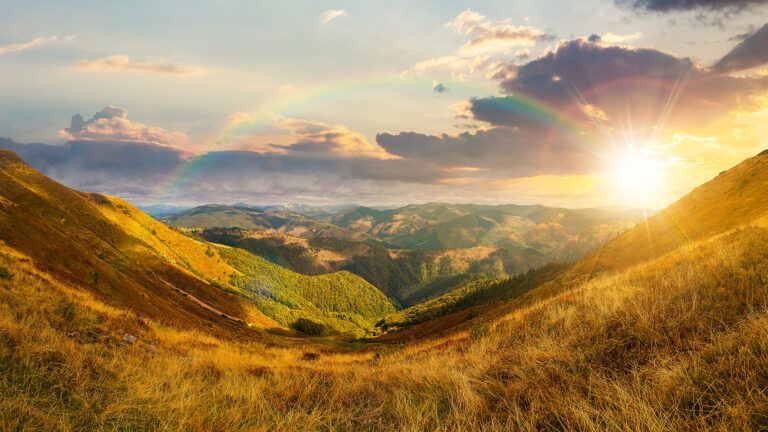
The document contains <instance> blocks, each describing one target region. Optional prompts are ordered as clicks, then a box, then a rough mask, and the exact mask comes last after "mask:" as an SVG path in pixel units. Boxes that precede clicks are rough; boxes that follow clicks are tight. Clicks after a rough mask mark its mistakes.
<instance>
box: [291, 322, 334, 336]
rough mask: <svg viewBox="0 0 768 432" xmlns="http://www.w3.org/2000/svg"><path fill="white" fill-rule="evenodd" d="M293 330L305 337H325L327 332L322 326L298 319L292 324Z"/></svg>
mask: <svg viewBox="0 0 768 432" xmlns="http://www.w3.org/2000/svg"><path fill="white" fill-rule="evenodd" d="M293 328H294V329H296V330H298V331H300V332H302V333H304V334H305V335H307V336H325V335H327V334H328V330H327V329H326V328H325V326H324V325H322V324H320V323H316V322H314V321H312V320H308V319H306V318H299V319H297V320H296V321H295V322H294V323H293Z"/></svg>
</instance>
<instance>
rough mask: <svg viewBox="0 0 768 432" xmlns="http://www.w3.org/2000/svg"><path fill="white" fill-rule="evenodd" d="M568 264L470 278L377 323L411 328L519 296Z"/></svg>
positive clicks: (386, 329)
mask: <svg viewBox="0 0 768 432" xmlns="http://www.w3.org/2000/svg"><path fill="white" fill-rule="evenodd" d="M567 268H568V265H566V264H547V265H545V266H543V267H540V268H538V269H533V270H529V271H527V272H525V273H521V274H519V275H516V276H513V277H504V278H483V279H478V280H470V281H468V282H464V283H462V284H460V285H459V286H458V287H457V288H455V289H453V290H451V291H449V292H448V293H446V294H443V295H441V296H439V297H435V298H431V299H429V300H426V301H424V302H422V303H419V304H416V305H414V306H411V307H409V308H406V309H403V310H400V311H397V312H395V313H393V314H391V315H387V316H386V317H384V318H383V319H382V320H381V321H379V322H377V323H376V326H377V327H379V328H381V329H382V330H385V331H392V330H398V329H403V328H408V327H411V326H414V325H416V324H421V323H423V322H426V321H430V320H434V319H436V318H440V317H443V316H446V315H448V314H451V313H454V312H458V311H461V310H466V309H470V308H474V307H479V306H484V305H488V304H489V303H493V302H499V301H505V300H509V299H512V298H515V297H519V296H521V295H523V294H525V293H527V292H528V291H530V290H532V289H534V288H536V287H538V286H540V285H542V284H543V283H545V282H548V281H551V280H553V279H555V278H556V277H557V276H559V275H560V274H562V273H563V272H564V271H565V270H566V269H567Z"/></svg>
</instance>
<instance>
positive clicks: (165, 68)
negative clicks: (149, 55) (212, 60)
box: [78, 55, 203, 75]
mask: <svg viewBox="0 0 768 432" xmlns="http://www.w3.org/2000/svg"><path fill="white" fill-rule="evenodd" d="M78 67H80V68H81V69H86V70H92V71H111V70H127V71H141V72H154V73H163V74H170V75H191V74H198V73H202V72H203V70H202V69H198V68H194V67H190V66H183V65H175V64H169V63H162V62H141V63H139V62H134V61H131V59H130V57H128V56H127V55H113V56H107V57H102V58H98V59H95V60H83V61H81V62H80V63H78Z"/></svg>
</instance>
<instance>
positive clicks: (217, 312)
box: [0, 151, 394, 337]
mask: <svg viewBox="0 0 768 432" xmlns="http://www.w3.org/2000/svg"><path fill="white" fill-rule="evenodd" d="M0 240H2V242H3V243H4V244H5V245H6V246H7V247H10V248H12V249H13V250H15V251H17V252H18V253H22V254H24V255H25V256H28V257H29V259H31V260H32V261H33V262H35V263H36V265H37V266H38V267H39V268H40V269H41V270H43V271H45V272H48V273H50V274H53V275H55V276H56V277H57V278H58V279H59V280H64V281H68V282H70V283H72V284H74V285H76V286H81V287H85V288H87V289H89V290H90V291H91V292H94V293H96V294H98V295H99V296H100V297H101V298H103V299H105V300H109V301H114V302H116V303H117V304H120V305H123V306H126V307H129V308H131V309H132V310H135V311H136V312H137V313H140V314H142V315H144V316H148V317H150V318H152V319H157V320H163V321H168V322H173V323H175V324H177V325H180V326H184V327H191V328H199V329H206V330H209V329H214V330H215V331H216V332H217V333H220V334H223V335H226V334H231V335H232V336H241V337H245V336H248V335H251V334H252V333H253V331H252V330H251V327H252V326H255V327H257V328H270V327H279V326H282V327H294V328H296V329H297V330H300V331H301V330H302V328H298V327H297V326H296V323H299V324H302V325H303V324H306V323H307V322H313V323H315V324H317V326H316V327H317V328H321V329H322V330H321V331H320V332H322V333H345V334H352V335H358V336H359V335H363V334H365V333H366V331H368V330H370V329H372V328H373V324H374V323H375V322H376V320H378V319H379V318H381V317H382V316H383V315H385V314H386V313H389V312H391V311H393V310H394V307H393V306H392V304H391V303H390V302H389V301H388V300H387V299H386V297H385V296H384V295H382V294H381V292H380V291H379V290H378V289H376V288H375V287H373V286H372V285H370V284H369V283H367V282H366V281H365V280H363V279H361V278H359V277H357V276H355V275H353V274H351V273H346V272H340V273H332V274H328V275H323V276H318V277H309V276H305V275H301V274H298V273H295V272H292V271H290V270H287V269H285V268H283V267H280V266H277V265H274V264H271V263H269V262H268V261H266V260H264V259H262V258H260V257H257V256H255V255H252V254H250V253H247V252H245V251H242V250H236V249H231V248H227V247H221V246H217V245H212V244H209V243H206V242H201V241H198V240H195V239H193V238H190V237H187V236H185V235H183V234H181V233H179V232H177V231H175V230H172V229H170V228H168V227H167V226H166V225H164V224H162V223H160V222H157V221H156V220H154V219H152V218H151V217H149V216H147V215H146V214H144V213H142V212H141V211H139V210H138V209H136V208H134V207H132V206H131V205H130V204H128V203H126V202H124V201H122V200H120V199H119V198H114V197H107V196H103V195H98V194H88V193H81V192H77V191H74V190H71V189H69V188H66V187H64V186H62V185H60V184H58V183H56V182H54V181H53V180H50V179H48V178H47V177H45V176H43V175H41V174H40V173H38V172H36V171H35V170H33V169H32V168H30V167H29V166H28V165H26V164H25V163H24V162H22V161H21V159H19V158H18V157H17V156H16V155H15V154H13V153H11V152H9V151H2V152H0ZM248 324H250V325H248ZM304 327H306V326H304Z"/></svg>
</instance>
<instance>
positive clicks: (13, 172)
mask: <svg viewBox="0 0 768 432" xmlns="http://www.w3.org/2000/svg"><path fill="white" fill-rule="evenodd" d="M765 170H766V158H765V157H762V156H761V157H756V158H753V159H750V160H748V161H746V162H745V163H744V164H742V165H740V166H738V167H736V168H734V169H733V170H732V171H730V172H727V173H724V174H722V175H721V176H720V177H718V179H715V180H713V182H711V183H708V184H707V185H704V186H702V187H701V188H699V189H698V190H696V191H694V192H693V194H692V195H691V196H690V197H687V198H684V199H683V200H681V201H680V202H679V203H678V204H676V205H675V206H673V207H672V208H671V209H670V210H668V212H672V211H676V212H680V211H682V209H683V206H684V205H685V204H686V203H694V204H698V203H702V201H701V200H703V199H704V198H702V197H706V196H712V195H711V194H712V193H713V192H711V191H710V188H712V190H715V191H719V192H720V193H722V191H720V189H719V188H720V187H721V185H720V182H721V181H722V179H727V180H728V181H729V184H730V183H734V182H735V183H737V184H741V183H742V182H741V180H740V178H741V179H745V178H746V179H753V178H756V179H757V178H760V176H761V175H762V174H761V172H763V171H765ZM0 173H2V179H3V186H4V188H3V189H2V190H3V195H2V196H3V201H2V218H0V220H2V221H3V223H4V224H5V225H4V229H3V231H2V232H3V244H2V245H1V246H0V372H1V373H0V387H1V390H2V391H1V392H0V394H1V395H2V396H0V412H1V413H3V414H2V416H0V428H2V429H4V430H14V429H22V430H24V429H28V430H40V429H59V430H61V429H63V430H82V429H107V430H116V429H121V430H133V429H173V430H189V429H195V430H200V429H203V430H254V429H255V430H260V429H263V430H306V429H321V430H322V429H347V430H387V429H395V430H397V429H400V430H425V429H427V430H430V429H459V430H510V429H518V430H540V429H582V430H605V429H612V430H616V429H622V430H701V429H727V430H733V428H734V427H735V428H736V429H738V430H762V429H764V428H765V427H768V411H766V406H768V394H766V392H765V388H766V386H768V381H767V380H766V377H765V376H764V375H765V374H764V373H762V371H763V370H765V369H766V368H768V337H766V335H768V309H766V307H768V291H766V289H765V286H766V283H767V281H768V273H766V269H767V268H768V256H767V255H766V254H765V250H766V249H768V230H766V229H765V228H762V227H760V226H754V225H744V226H741V227H739V226H737V224H736V223H729V224H727V225H723V226H722V227H720V228H718V227H717V226H715V225H714V224H712V225H710V226H709V227H708V228H707V229H706V230H705V231H701V232H702V234H701V235H700V236H699V237H701V238H700V239H699V240H693V239H692V240H691V243H690V244H687V245H684V246H682V247H680V248H678V249H674V250H671V251H670V252H668V253H666V254H660V255H659V257H657V258H653V259H651V260H650V261H647V262H644V263H642V262H641V263H640V264H636V265H635V264H626V265H625V268H624V269H623V270H619V271H606V272H604V273H602V274H601V275H599V276H597V277H594V278H591V279H586V280H583V281H582V282H574V281H573V279H572V275H573V272H575V271H577V270H578V269H579V268H580V266H584V265H586V263H589V260H591V259H593V258H587V259H586V260H585V261H583V262H582V263H579V264H577V266H576V267H572V268H571V269H569V270H567V271H568V272H570V276H567V277H565V279H563V278H562V277H560V276H559V275H561V274H562V271H563V269H564V268H563V267H561V268H558V267H556V266H554V267H551V268H549V269H542V270H540V271H533V272H529V273H528V274H526V275H524V276H520V277H517V278H513V279H510V280H499V281H489V280H481V281H475V282H471V281H470V282H466V283H465V284H464V285H463V286H462V287H461V288H459V289H457V290H456V291H454V292H452V293H450V294H448V295H445V296H443V297H437V298H435V299H433V300H429V301H427V302H425V303H423V304H420V305H417V306H414V307H413V308H411V309H409V310H406V311H402V312H399V313H398V314H394V315H389V316H388V318H386V319H384V320H383V321H381V322H380V323H379V327H386V329H385V330H387V331H390V333H388V334H387V335H386V336H385V337H382V338H381V342H395V341H397V342H399V344H395V345H391V344H389V343H387V344H384V345H381V344H376V343H373V344H372V343H366V342H355V343H352V342H345V341H344V340H342V339H338V338H320V339H318V338H315V339H301V338H297V337H287V336H278V335H271V334H269V333H266V332H264V331H258V328H249V326H248V325H247V324H246V321H247V320H253V321H255V319H254V318H253V317H254V316H258V317H260V320H261V321H260V323H261V324H260V325H261V326H262V327H267V326H268V325H269V322H270V321H269V320H268V319H267V318H266V317H265V316H264V315H261V314H259V313H258V312H257V310H261V311H263V312H264V313H265V314H266V315H267V316H271V317H272V318H273V319H274V320H276V321H277V322H278V323H281V324H283V325H286V326H287V325H290V324H291V322H290V321H291V319H296V318H299V319H298V320H296V321H294V322H293V325H294V326H295V327H296V328H297V330H300V331H302V332H304V333H307V334H317V335H322V334H328V333H326V330H327V329H329V328H333V326H334V325H336V326H337V327H336V330H337V331H340V332H342V333H343V332H345V331H346V332H350V333H352V334H355V332H356V331H355V329H363V328H365V327H366V326H367V325H372V324H373V322H372V320H373V319H374V317H383V316H384V315H387V314H389V313H391V312H392V309H391V308H392V306H391V305H388V306H387V304H386V303H385V302H382V301H379V300H377V299H384V297H383V294H381V293H380V292H379V291H377V290H375V289H373V288H372V287H370V289H368V288H365V285H359V284H357V282H355V280H359V279H356V277H355V276H353V275H351V274H346V275H345V274H343V273H342V274H338V275H337V276H336V278H335V279H333V280H330V279H325V278H326V277H325V276H320V277H315V278H312V277H308V276H301V275H297V274H295V273H291V272H290V271H288V270H286V269H283V268H282V267H279V266H275V265H272V264H269V263H268V262H267V261H265V260H263V259H261V258H259V257H256V256H254V255H252V254H250V253H248V252H246V251H243V250H239V249H234V248H227V247H220V246H216V245H211V244H205V243H201V242H198V241H196V240H193V239H190V238H188V237H186V236H184V235H183V234H180V233H178V232H175V231H173V230H171V229H169V228H166V227H164V226H163V225H161V224H159V223H157V222H155V221H153V220H152V219H151V218H149V217H148V216H146V215H143V214H142V213H140V212H138V211H137V210H135V209H133V208H131V207H130V206H128V205H127V204H125V203H124V202H122V201H120V200H118V199H114V198H106V197H102V196H95V195H81V194H78V193H75V192H73V191H71V190H69V189H66V188H63V187H61V186H58V185H57V184H56V183H54V182H51V181H50V180H47V179H46V178H44V177H42V176H40V175H39V174H37V173H35V172H34V171H32V170H30V169H29V168H28V167H27V166H26V165H24V164H23V163H21V162H20V161H19V160H18V159H16V158H15V156H13V155H12V154H10V153H3V164H2V170H0ZM742 190H744V192H743V193H740V194H736V195H732V196H731V195H727V194H726V196H728V197H729V199H728V200H718V201H714V202H712V203H711V205H710V207H709V208H710V209H711V210H710V211H711V212H712V213H713V214H720V213H718V211H717V209H718V208H720V207H721V206H722V207H723V208H726V209H727V211H730V212H733V213H734V214H737V215H738V214H742V213H744V214H746V215H748V217H747V216H746V215H745V216H744V218H743V219H742V221H743V222H758V225H759V222H760V220H761V219H762V217H763V216H764V214H763V213H761V211H760V210H759V208H758V209H757V210H755V206H756V203H757V202H758V201H757V200H758V197H760V196H761V194H763V192H764V191H763V190H762V189H760V188H755V189H746V186H745V189H742ZM760 202H761V201H760ZM50 203H56V205H52V204H50ZM742 209H743V210H742ZM720 211H721V212H723V211H725V210H722V209H721V210H720ZM19 212H25V214H26V215H28V218H27V219H24V220H25V221H39V222H37V223H38V224H39V225H35V226H34V227H35V229H33V228H32V227H29V228H28V227H27V226H26V224H27V223H30V222H25V223H22V220H17V219H14V218H15V217H16V216H15V215H17V214H19ZM62 220H63V221H62ZM651 223H652V222H651ZM55 224H67V226H68V227H70V229H69V230H67V231H64V230H60V229H55V228H54V227H55V226H56V225H55ZM96 224H99V225H96ZM93 226H99V229H100V231H99V232H105V233H114V234H112V235H113V237H109V238H108V239H109V240H111V241H112V243H107V244H108V245H109V247H107V246H101V248H103V249H96V248H95V246H98V245H100V244H102V243H98V240H99V239H101V238H102V237H100V236H96V235H95V234H94V233H93V231H91V230H90V229H89V228H88V227H93ZM642 229H643V227H642V226H641V227H638V228H636V229H635V230H634V231H630V232H629V233H627V234H626V235H624V236H622V237H620V238H618V239H616V240H614V241H613V242H611V243H609V244H608V245H607V246H606V247H605V248H604V249H603V250H602V251H601V253H602V254H604V253H606V251H610V250H614V251H617V250H618V251H622V253H623V255H622V256H631V253H632V252H633V250H629V251H628V250H624V249H622V247H621V245H622V244H623V243H624V242H625V241H626V240H625V238H631V237H632V236H633V235H636V234H634V232H636V231H641V230H642ZM9 230H13V231H9ZM36 230H46V231H44V232H45V233H46V235H47V236H49V238H58V239H59V240H58V241H59V242H61V243H60V244H61V245H65V247H68V248H70V249H71V250H67V251H65V250H61V249H53V248H54V247H55V246H56V244H50V245H48V246H46V244H47V243H46V244H43V245H40V246H37V247H33V246H34V245H35V243H29V242H28V237H29V236H34V235H35V233H36V232H37V231H36ZM641 232H642V231H641ZM150 234H151V235H150ZM707 234H709V235H707ZM658 235H661V234H658ZM38 236H39V234H38ZM54 236H56V237H54ZM33 238H40V237H33ZM83 241H89V242H91V243H88V244H92V245H93V246H91V247H90V248H86V247H80V245H81V243H80V242H83ZM105 243H106V242H105ZM66 245H69V246H66ZM113 245H115V246H113ZM632 247H634V245H633V246H632ZM670 249H672V246H670ZM54 251H57V254H54ZM634 252H636V253H637V259H638V261H642V260H643V258H644V257H645V256H646V252H645V251H644V250H643V249H637V250H634ZM76 254H79V255H76ZM110 254H111V255H110ZM100 255H103V256H100ZM72 256H79V257H80V258H79V259H80V260H81V261H78V262H77V263H75V262H73V261H71V260H70V258H71V257H72ZM88 256H94V258H93V259H92V260H91V261H86V258H85V257H88ZM597 256H600V254H597ZM58 257H60V259H55V258H58ZM109 257H115V258H111V259H112V260H113V261H109V259H108V258H109ZM118 258H119V259H118ZM99 260H100V261H99ZM105 260H106V261H107V262H112V263H114V264H111V265H109V266H107V265H105V264H100V263H101V262H102V261H105ZM115 260H117V261H115ZM119 263H125V264H119ZM139 266H141V267H139ZM164 266H166V267H164ZM137 268H146V269H147V270H146V271H147V272H148V273H149V274H150V275H153V276H155V277H156V278H157V280H159V281H166V280H168V279H166V277H168V278H169V277H170V276H168V275H169V274H171V275H173V274H178V276H176V277H177V278H187V279H185V280H189V281H199V282H195V283H198V284H200V286H201V287H205V288H198V289H199V290H200V292H201V293H202V294H200V297H199V298H198V297H195V298H198V300H196V301H191V300H190V299H189V298H187V297H192V296H191V295H189V294H187V295H184V294H183V293H182V294H181V295H180V297H182V298H185V299H186V303H185V299H182V298H180V299H178V300H175V301H176V303H175V304H176V305H177V306H176V307H177V308H178V310H179V312H178V314H177V315H171V316H166V317H163V318H161V317H159V316H157V315H152V309H148V310H143V309H141V307H142V304H143V303H141V300H138V301H133V302H131V301H127V300H124V298H127V299H130V298H131V297H130V296H129V294H131V293H132V292H133V291H132V290H137V291H136V294H135V295H138V296H140V297H142V298H144V296H143V295H142V294H141V292H142V291H138V290H139V289H141V287H143V286H144V285H138V284H137V285H131V283H130V282H127V283H125V284H124V285H120V287H122V289H123V290H125V291H124V292H121V293H119V294H120V295H119V296H118V295H117V293H116V294H114V295H113V296H110V295H109V293H110V292H111V290H110V289H100V287H101V286H102V283H103V284H105V285H106V283H107V282H109V283H111V284H116V283H117V282H113V281H126V280H127V281H130V280H132V279H129V277H134V278H137V277H139V276H134V275H136V274H138V275H142V274H143V273H136V272H137V271H138V270H137ZM163 269H164V270H163ZM160 270H163V271H164V272H165V273H162V275H164V276H161V275H160V274H158V272H159V271H160ZM95 271H99V272H103V274H104V275H105V276H104V277H103V279H102V278H101V277H100V279H99V280H98V281H95V280H94V278H90V279H89V278H87V277H82V276H81V275H80V273H85V274H86V275H91V274H93V273H94V272H95ZM172 272H177V273H172ZM99 274H102V273H99ZM225 276H229V279H228V282H226V283H224V282H218V281H220V280H221V279H223V278H224V277H225ZM569 277H570V279H569ZM143 280H144V281H145V282H143V283H144V284H146V283H147V282H149V281H152V280H153V279H143ZM172 280H173V281H176V280H180V279H172ZM564 280H566V281H567V284H566V285H559V284H561V283H563V282H562V281H564ZM102 281H103V282H102ZM170 283H171V282H169V284H170ZM187 283H189V282H187ZM218 283H221V285H218ZM542 284H543V285H542ZM537 285H541V286H540V287H539V288H536V286H537ZM111 286H112V285H106V287H111ZM184 286H185V287H187V286H188V285H184ZM289 286H294V287H295V288H293V289H290V290H286V287H289ZM116 287H117V285H116ZM269 287H272V288H271V289H269ZM169 288H170V287H169ZM265 288H267V289H265ZM114 289H115V288H112V290H114ZM205 290H210V291H205ZM213 290H215V291H213ZM260 290H262V291H263V292H262V291H260ZM163 292H164V293H166V294H165V296H168V295H172V294H173V293H174V290H170V289H169V290H168V291H163ZM176 292H177V293H178V291H176ZM228 292H231V294H230V293H228ZM371 292H375V293H377V295H378V296H379V297H377V295H372V294H370V293H371ZM206 293H209V294H207V295H208V296H211V297H212V298H214V299H217V298H218V297H216V296H221V297H222V298H224V299H227V298H234V299H237V300H236V302H235V303H233V304H236V305H238V307H240V308H242V309H240V310H251V312H250V315H244V316H243V318H238V316H237V315H232V316H229V315H227V314H223V313H221V312H219V311H216V313H213V311H214V310H215V309H213V307H212V306H211V305H210V304H209V303H206V302H205V299H206V298H208V297H203V295H205V294H206ZM248 293H250V294H258V293H261V294H263V295H262V297H261V299H259V298H257V297H254V296H249V295H248ZM249 299H250V301H251V302H248V301H246V300H249ZM158 301H159V300H154V301H153V303H152V304H161V305H162V303H158ZM219 302H223V300H220V301H219ZM216 304H218V303H216ZM224 304H226V303H224ZM247 304H251V305H255V307H252V309H245V308H246V306H245V305H247ZM288 305H294V306H296V311H298V313H299V315H291V314H292V312H291V311H290V310H288V309H289V306H288ZM167 307H170V306H167ZM345 308H347V309H345ZM345 310H346V312H344V311H345ZM194 311H196V312H197V313H198V314H199V315H200V316H201V318H199V320H208V322H211V323H212V324H214V325H211V326H209V325H189V324H191V323H195V322H198V321H185V320H184V318H185V317H186V316H189V315H190V314H192V313H193V312H194ZM502 311H503V312H502ZM455 313H463V314H464V315H462V317H461V319H459V320H456V319H455V317H454V315H453V314H455ZM286 314H287V315H286ZM301 314H305V315H301ZM355 314H357V315H355ZM286 316H292V318H291V319H288V318H286ZM300 318H304V319H300ZM313 319H314V321H313ZM202 322H206V321H202ZM343 322H348V323H349V325H348V326H347V327H345V326H344V325H342V324H341V323H343ZM297 323H298V325H297ZM180 324H181V325H180ZM273 325H274V324H273ZM326 326H327V327H326ZM425 326H426V327H427V330H425V328H424V327H425ZM430 326H431V327H430ZM238 328H239V330H238ZM397 328H405V330H403V335H402V336H398V335H399V333H398V332H397V331H394V332H392V331H393V330H396V329H397ZM430 328H431V330H429V329H430ZM229 329H231V330H229ZM358 334H359V333H358ZM233 335H237V338H236V339H232V336H233ZM404 342H407V343H404Z"/></svg>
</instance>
